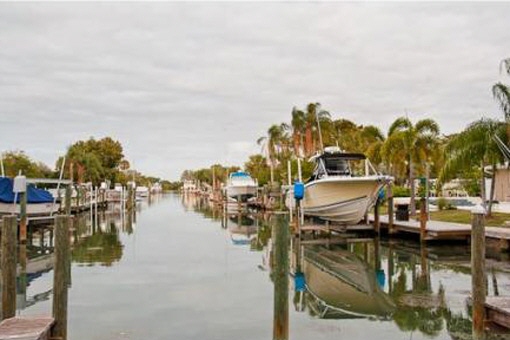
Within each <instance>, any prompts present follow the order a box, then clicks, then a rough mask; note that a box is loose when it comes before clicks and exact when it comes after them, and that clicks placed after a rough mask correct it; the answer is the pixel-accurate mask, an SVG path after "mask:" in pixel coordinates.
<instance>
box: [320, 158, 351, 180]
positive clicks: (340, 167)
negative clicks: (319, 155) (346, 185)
mask: <svg viewBox="0 0 510 340" xmlns="http://www.w3.org/2000/svg"><path fill="white" fill-rule="evenodd" d="M324 163H325V166H326V172H327V173H328V175H330V176H348V175H350V174H351V170H350V168H349V162H347V161H346V160H345V159H344V158H341V157H325V158H324Z"/></svg>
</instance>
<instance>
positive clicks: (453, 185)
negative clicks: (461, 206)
mask: <svg viewBox="0 0 510 340" xmlns="http://www.w3.org/2000/svg"><path fill="white" fill-rule="evenodd" d="M441 195H442V196H443V197H467V196H469V195H468V193H467V192H466V190H464V185H463V182H462V180H461V179H458V178H456V179H452V180H451V181H449V182H447V183H445V184H443V186H442V187H441Z"/></svg>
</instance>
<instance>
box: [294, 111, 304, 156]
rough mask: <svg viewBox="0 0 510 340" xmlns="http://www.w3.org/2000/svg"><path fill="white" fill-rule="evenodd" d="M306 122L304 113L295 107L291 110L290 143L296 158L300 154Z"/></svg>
mask: <svg viewBox="0 0 510 340" xmlns="http://www.w3.org/2000/svg"><path fill="white" fill-rule="evenodd" d="M305 125H306V120H305V113H304V112H303V111H302V110H298V109H297V108H296V107H294V108H293V109H292V121H291V126H292V141H293V146H294V155H296V156H297V157H299V156H301V154H302V151H303V150H302V146H303V135H304V130H305Z"/></svg>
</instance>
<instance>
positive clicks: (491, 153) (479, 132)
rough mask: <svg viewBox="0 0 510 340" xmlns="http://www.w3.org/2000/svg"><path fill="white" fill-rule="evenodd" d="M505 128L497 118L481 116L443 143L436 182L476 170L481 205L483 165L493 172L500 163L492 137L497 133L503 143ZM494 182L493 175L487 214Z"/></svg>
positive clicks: (500, 159) (500, 154) (499, 156)
mask: <svg viewBox="0 0 510 340" xmlns="http://www.w3.org/2000/svg"><path fill="white" fill-rule="evenodd" d="M505 127H506V125H505V123H503V122H501V121H497V120H493V119H486V118H482V119H480V120H477V121H475V122H473V123H471V124H470V125H469V126H468V127H467V128H466V129H465V130H464V131H462V132H461V133H459V134H457V135H456V136H455V137H453V138H452V139H451V140H450V142H449V143H448V145H447V146H446V154H447V158H446V162H445V165H444V167H443V170H442V171H441V173H440V176H439V180H440V182H443V183H444V182H446V181H448V180H450V179H452V178H455V177H456V176H458V175H459V174H461V173H466V172H469V171H470V170H471V169H478V171H479V176H478V178H479V183H480V195H481V197H482V202H483V204H484V206H485V197H486V194H485V181H484V178H485V167H486V166H487V165H490V166H491V167H492V174H493V175H494V174H495V171H496V166H497V164H498V163H502V162H503V155H502V153H501V152H500V150H499V148H498V146H497V144H496V142H495V141H494V139H493V137H494V136H498V137H499V138H501V140H503V141H504V142H505V143H507V142H508V141H507V136H506V130H505ZM495 182H496V181H495V176H493V180H492V186H491V192H490V194H489V204H488V211H487V213H488V215H489V216H490V214H491V212H492V201H493V199H494V188H495V185H496V183H495Z"/></svg>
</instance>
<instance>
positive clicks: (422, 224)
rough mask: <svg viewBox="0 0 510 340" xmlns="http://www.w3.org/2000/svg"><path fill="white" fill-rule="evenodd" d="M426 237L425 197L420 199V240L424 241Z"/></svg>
mask: <svg viewBox="0 0 510 340" xmlns="http://www.w3.org/2000/svg"><path fill="white" fill-rule="evenodd" d="M426 237H427V201H426V200H425V198H422V199H421V200H420V241H421V242H425V238H426Z"/></svg>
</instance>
